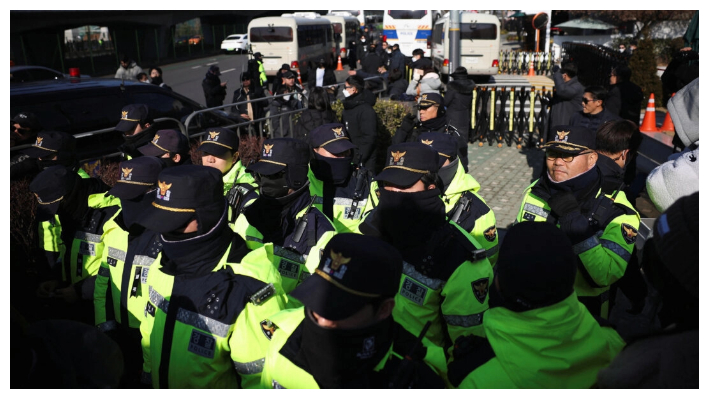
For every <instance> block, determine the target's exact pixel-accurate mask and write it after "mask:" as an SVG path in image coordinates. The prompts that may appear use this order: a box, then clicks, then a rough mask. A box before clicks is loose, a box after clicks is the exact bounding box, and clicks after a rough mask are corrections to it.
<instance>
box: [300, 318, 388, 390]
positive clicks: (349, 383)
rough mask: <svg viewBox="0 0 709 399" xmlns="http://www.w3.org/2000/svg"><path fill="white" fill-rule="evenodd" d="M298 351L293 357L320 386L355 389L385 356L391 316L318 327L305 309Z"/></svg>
mask: <svg viewBox="0 0 709 399" xmlns="http://www.w3.org/2000/svg"><path fill="white" fill-rule="evenodd" d="M304 311H305V319H303V324H302V328H303V332H302V338H301V347H300V349H301V350H300V353H298V355H297V357H296V358H295V359H294V360H295V361H296V363H302V364H303V366H305V367H304V368H305V369H307V370H309V371H310V372H311V374H312V376H313V378H314V379H315V381H316V382H317V383H318V385H319V386H320V388H324V389H332V388H358V387H359V385H361V381H362V376H363V375H366V374H368V373H370V372H371V371H372V370H373V369H374V367H375V366H376V365H377V364H378V363H379V362H380V361H381V360H382V358H383V357H384V356H385V355H386V353H387V352H388V350H389V347H390V346H391V343H392V341H393V332H394V329H393V328H392V327H393V325H394V319H393V318H392V317H391V316H389V317H387V318H386V319H384V320H380V321H378V322H375V323H374V324H371V325H369V326H367V327H364V328H357V329H340V328H325V327H321V326H319V325H318V324H317V323H316V322H315V320H314V319H313V316H312V313H311V311H310V310H309V309H305V310H304Z"/></svg>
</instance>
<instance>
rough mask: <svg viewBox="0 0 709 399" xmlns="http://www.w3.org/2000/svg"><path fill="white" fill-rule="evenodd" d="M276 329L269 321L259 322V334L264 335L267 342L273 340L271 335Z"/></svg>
mask: <svg viewBox="0 0 709 399" xmlns="http://www.w3.org/2000/svg"><path fill="white" fill-rule="evenodd" d="M277 328H278V326H277V325H275V324H274V323H273V322H271V320H268V319H266V320H263V321H262V322H261V332H263V335H265V336H266V338H268V340H269V341H270V340H271V338H273V333H274V332H276V329H277Z"/></svg>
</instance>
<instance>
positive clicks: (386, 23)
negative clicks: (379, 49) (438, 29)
mask: <svg viewBox="0 0 709 399" xmlns="http://www.w3.org/2000/svg"><path fill="white" fill-rule="evenodd" d="M436 13H437V11H436V10H384V20H383V22H382V25H383V29H382V36H385V37H386V39H385V40H386V41H387V43H389V45H390V46H391V45H393V44H398V45H399V51H401V53H402V54H404V55H405V56H407V57H411V53H412V52H413V51H414V50H416V49H417V48H420V49H421V50H423V54H424V57H430V56H431V28H432V27H433V22H434V15H436Z"/></svg>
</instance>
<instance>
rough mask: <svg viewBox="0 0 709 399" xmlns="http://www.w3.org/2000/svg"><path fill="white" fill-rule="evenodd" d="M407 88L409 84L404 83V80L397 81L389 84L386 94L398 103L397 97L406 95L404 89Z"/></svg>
mask: <svg viewBox="0 0 709 399" xmlns="http://www.w3.org/2000/svg"><path fill="white" fill-rule="evenodd" d="M408 87H409V84H408V83H407V82H406V79H399V80H397V81H396V82H393V83H389V87H387V94H388V95H389V98H390V99H392V100H395V101H399V100H400V99H399V96H400V95H402V94H404V93H406V89H407V88H408Z"/></svg>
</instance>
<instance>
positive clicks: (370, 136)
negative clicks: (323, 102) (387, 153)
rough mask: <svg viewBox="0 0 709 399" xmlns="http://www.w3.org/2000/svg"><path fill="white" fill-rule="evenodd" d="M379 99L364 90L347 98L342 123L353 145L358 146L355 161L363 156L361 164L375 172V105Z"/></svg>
mask: <svg viewBox="0 0 709 399" xmlns="http://www.w3.org/2000/svg"><path fill="white" fill-rule="evenodd" d="M376 102H377V97H375V96H374V94H372V92H371V91H369V90H364V91H362V92H361V93H357V94H354V95H351V96H349V97H347V98H345V101H343V105H344V108H345V109H344V110H343V111H342V123H343V124H344V125H345V128H346V129H347V131H348V132H349V133H350V139H351V140H352V143H354V145H356V146H357V150H356V151H355V158H354V159H355V161H356V160H357V159H358V157H359V156H360V155H361V156H362V158H361V160H360V162H362V163H363V164H364V166H365V167H366V168H367V169H369V170H371V171H374V166H375V160H376V153H375V150H376V144H377V114H376V113H375V112H374V108H372V107H373V106H374V104H376Z"/></svg>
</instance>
